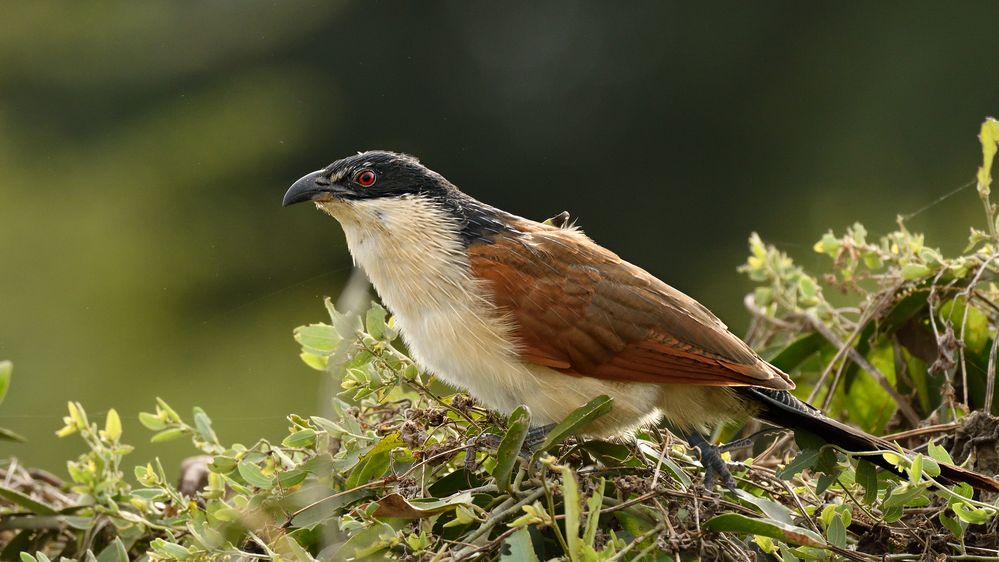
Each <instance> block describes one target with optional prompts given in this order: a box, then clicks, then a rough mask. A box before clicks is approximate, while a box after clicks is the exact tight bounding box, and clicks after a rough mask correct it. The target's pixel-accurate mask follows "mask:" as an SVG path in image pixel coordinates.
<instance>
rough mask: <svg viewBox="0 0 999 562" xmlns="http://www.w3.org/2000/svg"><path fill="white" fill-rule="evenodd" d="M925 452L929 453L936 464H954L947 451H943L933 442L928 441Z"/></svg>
mask: <svg viewBox="0 0 999 562" xmlns="http://www.w3.org/2000/svg"><path fill="white" fill-rule="evenodd" d="M927 452H928V453H929V455H930V457H931V458H933V460H935V461H937V462H942V463H947V464H954V459H952V458H951V457H950V453H948V452H947V449H944V448H943V447H941V446H940V445H937V444H936V443H934V442H933V441H930V442H929V443H928V444H927Z"/></svg>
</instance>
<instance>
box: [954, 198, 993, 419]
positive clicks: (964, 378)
mask: <svg viewBox="0 0 999 562" xmlns="http://www.w3.org/2000/svg"><path fill="white" fill-rule="evenodd" d="M988 205H989V204H988V203H986V206H988ZM989 232H991V233H992V238H993V239H994V238H995V237H996V231H995V225H993V224H992V223H991V221H990V223H989ZM995 258H996V254H992V255H991V256H989V257H988V258H987V259H986V260H985V261H983V262H982V265H981V266H980V267H979V268H978V271H976V272H975V276H974V277H973V278H972V279H971V283H968V287H967V288H966V289H965V290H964V291H962V293H961V294H962V296H963V297H964V314H963V315H962V317H961V347H959V348H958V353H959V354H960V356H961V385H962V386H963V387H964V388H963V389H962V390H963V393H964V407H965V408H969V409H970V408H971V405H970V404H969V403H968V364H967V361H965V353H964V347H965V345H964V342H965V340H964V330H965V328H967V327H968V312H969V311H970V310H971V291H972V290H973V289H974V288H975V286H977V285H978V280H979V279H980V278H981V277H982V273H985V270H986V269H987V268H988V266H989V264H990V263H992V260H994V259H995ZM993 347H995V346H993ZM989 405H990V407H991V403H989Z"/></svg>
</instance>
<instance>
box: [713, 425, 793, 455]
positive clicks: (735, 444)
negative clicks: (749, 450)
mask: <svg viewBox="0 0 999 562" xmlns="http://www.w3.org/2000/svg"><path fill="white" fill-rule="evenodd" d="M786 431H787V430H786V429H784V428H783V427H768V428H766V429H761V430H759V431H757V432H756V433H754V434H752V435H750V436H748V437H743V438H742V439H736V440H735V441H729V442H728V443H722V444H721V445H719V446H718V452H719V453H724V452H725V451H734V450H736V449H742V448H744V447H751V446H752V445H753V444H754V443H756V440H757V439H760V438H761V437H766V436H767V435H769V434H771V433H785V432H786Z"/></svg>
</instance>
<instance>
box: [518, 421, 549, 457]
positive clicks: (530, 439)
mask: <svg viewBox="0 0 999 562" xmlns="http://www.w3.org/2000/svg"><path fill="white" fill-rule="evenodd" d="M553 429H555V424H553V423H550V424H548V425H542V426H539V427H532V428H531V429H529V430H528V431H527V437H525V438H524V446H523V447H521V451H525V450H526V451H527V456H531V455H532V454H534V449H535V448H537V446H538V445H540V444H542V443H544V442H545V438H546V437H548V434H549V433H551V432H552V430H553Z"/></svg>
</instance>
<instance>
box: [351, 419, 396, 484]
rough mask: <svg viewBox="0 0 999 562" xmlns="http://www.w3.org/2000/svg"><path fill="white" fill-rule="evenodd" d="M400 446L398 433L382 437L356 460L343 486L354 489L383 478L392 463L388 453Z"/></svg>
mask: <svg viewBox="0 0 999 562" xmlns="http://www.w3.org/2000/svg"><path fill="white" fill-rule="evenodd" d="M401 445H402V440H401V439H400V438H399V432H398V431H396V432H395V433H390V434H389V435H386V436H385V437H383V438H382V439H381V441H379V442H378V443H376V444H375V446H374V447H372V448H371V450H370V451H368V452H367V453H365V454H364V455H362V456H361V458H360V459H358V461H357V464H356V465H355V466H354V469H353V470H352V471H351V472H350V475H349V476H348V477H347V481H346V482H345V483H344V486H346V487H347V488H348V489H349V488H356V487H358V486H360V485H361V484H367V483H368V482H370V481H372V480H377V479H378V478H381V477H382V476H384V475H385V473H386V472H387V471H388V468H389V464H390V463H391V461H392V458H391V456H390V454H389V453H390V452H391V451H392V449H394V448H395V447H399V446H401Z"/></svg>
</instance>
